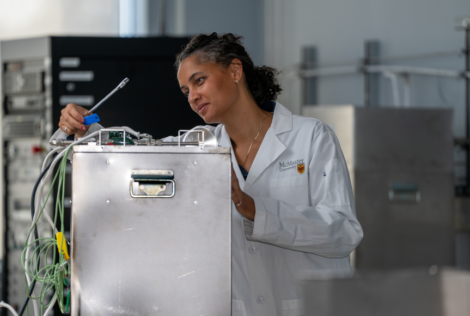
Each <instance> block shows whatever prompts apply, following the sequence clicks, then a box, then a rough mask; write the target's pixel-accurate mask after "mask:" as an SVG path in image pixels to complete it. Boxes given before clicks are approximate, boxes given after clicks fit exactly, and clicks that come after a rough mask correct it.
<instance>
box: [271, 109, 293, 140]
mask: <svg viewBox="0 0 470 316" xmlns="http://www.w3.org/2000/svg"><path fill="white" fill-rule="evenodd" d="M271 128H272V129H273V131H274V133H275V134H276V135H279V134H282V133H285V132H289V131H291V130H292V112H291V111H289V110H288V109H287V108H286V107H285V106H283V105H282V104H281V103H279V102H276V107H275V108H274V115H273V122H272V124H271Z"/></svg>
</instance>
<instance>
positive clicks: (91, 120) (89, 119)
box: [83, 114, 100, 125]
mask: <svg viewBox="0 0 470 316" xmlns="http://www.w3.org/2000/svg"><path fill="white" fill-rule="evenodd" d="M84 119H85V122H84V123H83V124H84V125H91V124H93V123H98V122H99V121H100V117H99V116H98V114H93V115H90V116H87V117H85V118H84Z"/></svg>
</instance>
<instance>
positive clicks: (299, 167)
mask: <svg viewBox="0 0 470 316" xmlns="http://www.w3.org/2000/svg"><path fill="white" fill-rule="evenodd" d="M304 171H305V164H303V163H299V164H298V165H297V172H298V173H300V174H302V173H304Z"/></svg>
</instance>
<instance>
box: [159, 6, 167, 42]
mask: <svg viewBox="0 0 470 316" xmlns="http://www.w3.org/2000/svg"><path fill="white" fill-rule="evenodd" d="M161 1H162V5H161V12H160V13H161V15H160V18H161V19H160V23H161V24H160V30H161V34H160V35H161V36H166V11H167V10H166V0H161Z"/></svg>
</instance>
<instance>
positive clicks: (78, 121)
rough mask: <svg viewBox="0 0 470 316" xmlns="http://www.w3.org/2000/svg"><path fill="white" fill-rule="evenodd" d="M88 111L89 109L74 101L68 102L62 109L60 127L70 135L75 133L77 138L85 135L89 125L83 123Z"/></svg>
mask: <svg viewBox="0 0 470 316" xmlns="http://www.w3.org/2000/svg"><path fill="white" fill-rule="evenodd" d="M87 112H88V110H87V109H85V108H82V107H81V106H78V105H76V104H73V103H69V104H67V106H66V107H65V108H64V109H63V110H62V115H61V116H60V121H59V128H60V129H61V130H62V131H63V132H65V133H66V134H68V135H73V134H75V136H76V137H77V138H80V137H83V136H84V135H85V134H86V132H87V131H88V126H85V125H83V123H84V122H85V120H84V116H87V115H86V114H87Z"/></svg>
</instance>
